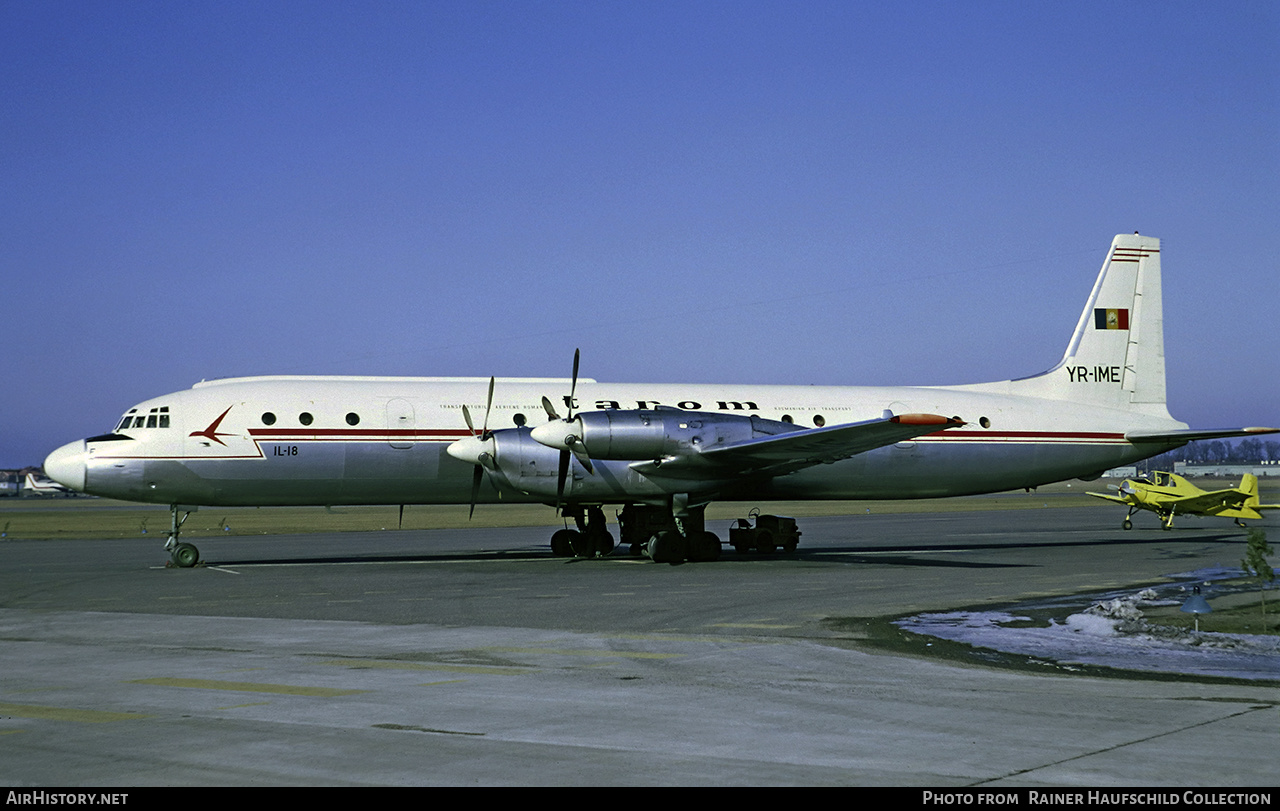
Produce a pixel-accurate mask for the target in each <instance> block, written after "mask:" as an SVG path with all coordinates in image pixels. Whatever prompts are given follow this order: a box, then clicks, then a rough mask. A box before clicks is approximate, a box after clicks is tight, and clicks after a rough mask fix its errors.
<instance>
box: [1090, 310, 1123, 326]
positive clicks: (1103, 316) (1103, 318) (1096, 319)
mask: <svg viewBox="0 0 1280 811" xmlns="http://www.w3.org/2000/svg"><path fill="white" fill-rule="evenodd" d="M1093 328H1094V329H1128V328H1129V311H1128V310H1103V309H1096V310H1094V311H1093Z"/></svg>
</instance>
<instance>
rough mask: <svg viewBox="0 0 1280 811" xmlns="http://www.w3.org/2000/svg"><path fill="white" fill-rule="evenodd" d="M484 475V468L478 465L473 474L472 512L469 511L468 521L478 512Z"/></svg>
mask: <svg viewBox="0 0 1280 811" xmlns="http://www.w3.org/2000/svg"><path fill="white" fill-rule="evenodd" d="M483 477H484V468H482V467H480V466H479V465H476V466H475V469H474V472H472V474H471V512H469V513H467V520H468V521H470V520H471V518H472V516H474V515H475V514H476V501H477V500H479V498H480V479H481V478H483Z"/></svg>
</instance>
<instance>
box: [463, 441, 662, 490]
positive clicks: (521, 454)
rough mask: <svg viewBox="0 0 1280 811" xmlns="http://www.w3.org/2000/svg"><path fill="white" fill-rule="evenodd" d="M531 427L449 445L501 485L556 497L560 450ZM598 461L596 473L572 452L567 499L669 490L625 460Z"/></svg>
mask: <svg viewBox="0 0 1280 811" xmlns="http://www.w3.org/2000/svg"><path fill="white" fill-rule="evenodd" d="M530 434H531V431H530V430H529V429H528V428H523V427H522V428H505V429H502V430H499V431H490V432H489V434H488V435H487V437H486V438H483V439H482V438H481V437H478V436H476V437H466V438H464V439H460V440H458V441H457V442H454V443H453V444H452V445H450V446H449V448H448V452H449V455H450V456H452V457H454V458H455V459H458V460H460V461H464V462H468V463H470V464H477V465H480V466H482V467H483V468H484V469H485V471H486V475H487V476H488V479H489V481H490V483H492V484H493V486H494V487H495V488H496V489H498V490H511V491H515V492H518V493H522V494H524V495H531V496H536V497H538V498H542V499H546V500H547V501H548V502H549V503H554V502H555V500H556V497H557V489H558V479H559V476H558V473H559V466H560V465H559V463H560V451H559V450H556V449H555V448H551V447H549V446H547V445H545V444H542V443H540V442H536V441H534V440H533V439H532V438H531V437H530ZM608 465H609V463H607V462H603V463H600V464H597V465H596V468H597V470H596V473H595V475H592V474H589V473H587V472H586V470H585V469H583V467H582V465H580V464H579V463H578V462H577V460H575V459H573V458H572V457H570V466H569V471H568V476H567V480H566V482H565V490H564V497H565V498H566V499H567V500H573V501H580V500H599V501H611V500H612V501H632V500H635V497H637V496H639V497H645V496H653V497H657V496H662V495H663V494H664V493H665V492H666V491H664V490H663V489H662V488H661V487H659V486H658V485H657V484H655V483H653V482H651V481H649V480H648V479H646V478H645V477H644V476H643V475H641V474H640V473H637V472H636V471H633V470H631V469H630V468H629V467H627V466H626V465H625V464H616V465H615V468H616V469H606V470H600V468H602V467H605V468H607V467H608Z"/></svg>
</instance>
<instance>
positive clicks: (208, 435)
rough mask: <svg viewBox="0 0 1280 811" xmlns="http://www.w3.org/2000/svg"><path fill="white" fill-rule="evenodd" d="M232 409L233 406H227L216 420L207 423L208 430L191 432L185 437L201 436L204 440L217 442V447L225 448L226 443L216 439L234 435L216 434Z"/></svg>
mask: <svg viewBox="0 0 1280 811" xmlns="http://www.w3.org/2000/svg"><path fill="white" fill-rule="evenodd" d="M233 408H235V406H233V405H231V406H227V410H226V411H224V412H222V413H221V414H219V415H218V418H217V419H216V420H214V421H213V422H211V423H209V427H208V428H206V429H204V430H203V431H192V432H191V433H189V434H187V436H202V437H204V438H205V439H209V440H212V441H214V442H217V443H218V444H219V445H222V446H224V447H225V446H226V444H227V443H225V442H223V441H222V440H221V439H218V437H220V436H235V434H220V433H218V426H219V425H221V424H222V419H223V418H224V417H226V416H227V414H228V413H230V411H231V409H233Z"/></svg>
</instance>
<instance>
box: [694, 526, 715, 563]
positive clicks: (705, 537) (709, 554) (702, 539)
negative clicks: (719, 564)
mask: <svg viewBox="0 0 1280 811" xmlns="http://www.w3.org/2000/svg"><path fill="white" fill-rule="evenodd" d="M719 559H720V539H719V538H718V537H716V534H715V533H714V532H700V533H696V534H695V535H694V536H693V537H692V538H690V539H689V560H696V561H711V560H719Z"/></svg>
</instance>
